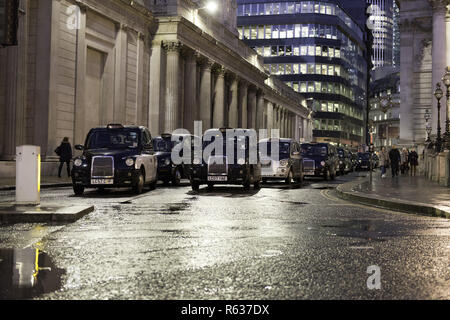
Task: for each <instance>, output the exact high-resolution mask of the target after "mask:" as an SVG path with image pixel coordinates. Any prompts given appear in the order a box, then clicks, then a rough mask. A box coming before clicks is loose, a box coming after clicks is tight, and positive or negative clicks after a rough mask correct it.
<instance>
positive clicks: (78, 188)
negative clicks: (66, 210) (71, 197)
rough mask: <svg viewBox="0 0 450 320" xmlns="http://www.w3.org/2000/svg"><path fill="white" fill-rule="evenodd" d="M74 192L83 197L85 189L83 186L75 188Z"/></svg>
mask: <svg viewBox="0 0 450 320" xmlns="http://www.w3.org/2000/svg"><path fill="white" fill-rule="evenodd" d="M73 192H75V195H77V196H82V195H83V193H84V187H83V186H73Z"/></svg>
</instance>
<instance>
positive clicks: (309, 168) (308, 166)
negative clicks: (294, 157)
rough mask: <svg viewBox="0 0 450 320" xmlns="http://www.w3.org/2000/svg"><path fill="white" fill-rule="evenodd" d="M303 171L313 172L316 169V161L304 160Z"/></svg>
mask: <svg viewBox="0 0 450 320" xmlns="http://www.w3.org/2000/svg"><path fill="white" fill-rule="evenodd" d="M303 169H304V170H306V171H312V170H315V169H316V163H315V161H314V160H303Z"/></svg>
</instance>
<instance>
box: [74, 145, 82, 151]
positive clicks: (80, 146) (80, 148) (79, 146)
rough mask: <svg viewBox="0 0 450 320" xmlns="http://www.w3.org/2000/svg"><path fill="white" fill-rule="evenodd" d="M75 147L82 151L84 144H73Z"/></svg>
mask: <svg viewBox="0 0 450 320" xmlns="http://www.w3.org/2000/svg"><path fill="white" fill-rule="evenodd" d="M75 149H76V150H79V151H83V150H84V146H82V145H81V144H77V145H76V146H75Z"/></svg>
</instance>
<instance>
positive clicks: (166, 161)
mask: <svg viewBox="0 0 450 320" xmlns="http://www.w3.org/2000/svg"><path fill="white" fill-rule="evenodd" d="M164 164H165V165H166V166H168V165H170V159H169V158H166V160H164Z"/></svg>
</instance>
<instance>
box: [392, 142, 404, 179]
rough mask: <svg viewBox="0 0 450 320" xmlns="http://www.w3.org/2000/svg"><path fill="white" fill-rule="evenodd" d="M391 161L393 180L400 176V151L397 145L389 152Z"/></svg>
mask: <svg viewBox="0 0 450 320" xmlns="http://www.w3.org/2000/svg"><path fill="white" fill-rule="evenodd" d="M389 160H390V162H391V168H392V178H395V177H397V176H398V173H399V169H400V161H401V155H400V151H398V149H397V146H395V145H394V146H392V149H391V151H390V152H389Z"/></svg>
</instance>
